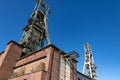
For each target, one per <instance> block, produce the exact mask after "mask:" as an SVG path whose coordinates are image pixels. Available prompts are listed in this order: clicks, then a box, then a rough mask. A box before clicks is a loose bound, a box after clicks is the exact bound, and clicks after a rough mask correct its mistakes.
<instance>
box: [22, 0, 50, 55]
mask: <svg viewBox="0 0 120 80" xmlns="http://www.w3.org/2000/svg"><path fill="white" fill-rule="evenodd" d="M49 12H50V11H49V6H48V5H47V3H46V1H45V0H37V3H36V6H35V8H34V10H33V12H32V15H31V17H30V18H29V20H28V24H27V25H26V27H25V28H24V29H23V30H24V33H23V36H22V39H21V40H20V44H21V45H22V46H23V47H24V49H23V52H24V53H25V54H28V53H32V52H34V51H36V50H38V49H39V48H41V47H43V46H44V43H45V40H46V41H47V44H50V39H49V35H48V24H47V22H48V13H49Z"/></svg>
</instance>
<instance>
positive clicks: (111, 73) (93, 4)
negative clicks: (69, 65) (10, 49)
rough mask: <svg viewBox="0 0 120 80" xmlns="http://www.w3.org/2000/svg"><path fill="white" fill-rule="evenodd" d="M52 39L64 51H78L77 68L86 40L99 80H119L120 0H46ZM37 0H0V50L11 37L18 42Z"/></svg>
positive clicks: (82, 55) (81, 65)
mask: <svg viewBox="0 0 120 80" xmlns="http://www.w3.org/2000/svg"><path fill="white" fill-rule="evenodd" d="M49 1H50V2H49V3H50V5H51V14H50V15H49V34H50V38H51V42H52V43H53V44H54V45H56V46H57V47H58V48H60V49H62V50H63V51H65V52H70V51H73V50H76V51H77V52H78V53H80V58H78V59H77V60H79V63H78V66H77V68H78V70H79V71H82V67H83V61H84V50H83V43H84V42H89V43H90V44H91V46H92V49H93V50H92V51H93V55H94V59H95V63H96V66H97V75H98V79H99V80H120V77H119V74H120V73H119V72H120V69H119V68H120V62H119V61H120V58H119V57H120V36H119V35H120V5H119V4H120V1H118V0H49ZM35 3H36V0H11V1H10V0H0V51H3V50H4V49H5V47H6V44H7V43H8V42H9V41H10V40H14V41H17V42H19V40H20V38H21V35H22V32H23V31H22V29H23V27H24V26H25V25H26V24H27V20H28V18H29V17H30V15H31V13H32V11H33V8H34V6H35Z"/></svg>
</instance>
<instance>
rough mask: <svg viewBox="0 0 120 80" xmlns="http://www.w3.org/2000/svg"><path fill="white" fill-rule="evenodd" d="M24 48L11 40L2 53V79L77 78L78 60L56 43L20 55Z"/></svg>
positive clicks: (49, 79) (0, 75)
mask: <svg viewBox="0 0 120 80" xmlns="http://www.w3.org/2000/svg"><path fill="white" fill-rule="evenodd" d="M22 49H23V48H22V47H21V46H20V45H19V44H18V43H16V42H14V41H10V42H9V43H8V45H7V48H6V50H5V51H4V52H3V53H2V54H0V80H77V72H76V63H77V61H76V60H75V59H68V58H67V57H65V56H64V55H65V54H66V53H65V52H63V51H62V50H60V49H59V48H57V47H55V46H54V45H52V44H51V45H48V46H46V47H43V48H41V49H39V50H38V51H35V52H33V53H31V54H28V55H25V56H23V57H20V55H22Z"/></svg>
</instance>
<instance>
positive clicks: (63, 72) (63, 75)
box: [59, 56, 70, 80]
mask: <svg viewBox="0 0 120 80" xmlns="http://www.w3.org/2000/svg"><path fill="white" fill-rule="evenodd" d="M59 80H70V65H69V64H68V62H66V59H65V58H63V56H61V61H60V77H59Z"/></svg>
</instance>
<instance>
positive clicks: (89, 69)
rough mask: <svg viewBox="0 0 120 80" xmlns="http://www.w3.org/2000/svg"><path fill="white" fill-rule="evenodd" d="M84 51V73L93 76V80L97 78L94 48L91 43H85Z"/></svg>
mask: <svg viewBox="0 0 120 80" xmlns="http://www.w3.org/2000/svg"><path fill="white" fill-rule="evenodd" d="M84 52H85V58H84V67H83V72H82V73H83V74H85V75H87V76H88V77H90V78H92V79H93V80H97V76H96V66H95V64H94V59H93V54H92V48H91V46H90V44H89V43H85V44H84Z"/></svg>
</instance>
